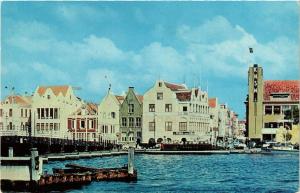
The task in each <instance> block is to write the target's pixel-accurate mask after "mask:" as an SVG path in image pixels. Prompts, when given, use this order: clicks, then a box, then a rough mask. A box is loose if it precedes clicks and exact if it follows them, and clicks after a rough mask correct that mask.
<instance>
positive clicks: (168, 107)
mask: <svg viewBox="0 0 300 193" xmlns="http://www.w3.org/2000/svg"><path fill="white" fill-rule="evenodd" d="M165 110H166V112H172V104H166V105H165Z"/></svg>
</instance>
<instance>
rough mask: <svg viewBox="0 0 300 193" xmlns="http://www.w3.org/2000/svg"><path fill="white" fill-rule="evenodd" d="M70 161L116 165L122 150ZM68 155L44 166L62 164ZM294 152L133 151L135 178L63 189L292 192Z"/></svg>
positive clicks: (122, 159) (121, 159)
mask: <svg viewBox="0 0 300 193" xmlns="http://www.w3.org/2000/svg"><path fill="white" fill-rule="evenodd" d="M72 162H73V163H77V164H81V165H87V166H93V167H116V166H122V165H123V164H126V163H127V156H125V155H124V156H115V157H103V158H92V159H81V160H76V161H72ZM66 163H70V161H54V162H49V163H48V164H46V165H45V166H44V168H45V170H48V172H50V171H51V168H53V167H63V166H64V165H65V164H66ZM298 166H299V154H298V153H279V154H273V155H262V154H241V155H240V154H235V155H144V154H140V155H136V156H135V167H136V169H137V170H138V181H137V182H135V183H124V182H92V183H91V184H90V185H87V186H83V187H82V188H81V189H75V190H68V191H66V192H296V191H297V188H298V169H299V168H298Z"/></svg>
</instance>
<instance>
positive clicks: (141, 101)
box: [136, 95, 144, 104]
mask: <svg viewBox="0 0 300 193" xmlns="http://www.w3.org/2000/svg"><path fill="white" fill-rule="evenodd" d="M136 97H137V98H138V100H139V101H140V103H141V104H142V103H143V101H144V96H142V95H137V96H136Z"/></svg>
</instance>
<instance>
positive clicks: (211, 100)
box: [208, 98, 217, 108]
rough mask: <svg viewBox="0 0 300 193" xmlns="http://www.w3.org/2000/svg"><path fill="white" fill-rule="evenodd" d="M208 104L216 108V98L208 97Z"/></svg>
mask: <svg viewBox="0 0 300 193" xmlns="http://www.w3.org/2000/svg"><path fill="white" fill-rule="evenodd" d="M208 105H209V107H211V108H216V106H217V98H210V99H208Z"/></svg>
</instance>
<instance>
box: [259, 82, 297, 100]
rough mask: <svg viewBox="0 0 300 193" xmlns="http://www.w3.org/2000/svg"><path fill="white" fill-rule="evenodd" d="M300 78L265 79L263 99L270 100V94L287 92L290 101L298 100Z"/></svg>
mask: <svg viewBox="0 0 300 193" xmlns="http://www.w3.org/2000/svg"><path fill="white" fill-rule="evenodd" d="M299 84H300V80H265V81H264V100H265V101H268V100H270V95H271V94H275V93H277V94H279V93H289V94H290V95H291V100H292V101H299V91H300V89H299Z"/></svg>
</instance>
